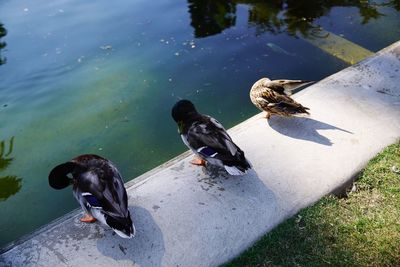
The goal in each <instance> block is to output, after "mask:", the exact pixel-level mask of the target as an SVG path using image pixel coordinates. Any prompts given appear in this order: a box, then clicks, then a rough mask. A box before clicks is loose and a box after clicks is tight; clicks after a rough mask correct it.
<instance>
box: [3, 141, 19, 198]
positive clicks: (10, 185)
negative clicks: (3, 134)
mask: <svg viewBox="0 0 400 267" xmlns="http://www.w3.org/2000/svg"><path fill="white" fill-rule="evenodd" d="M13 148H14V137H12V138H11V139H10V141H9V147H8V150H6V142H5V141H4V140H3V141H1V142H0V173H1V172H4V171H5V170H6V169H7V168H8V167H9V166H10V164H11V162H12V161H13V158H11V157H10V155H11V153H12V151H13ZM6 151H7V152H6ZM21 187H22V178H18V177H17V176H15V175H6V176H0V201H5V200H7V199H8V198H9V197H10V196H12V195H15V194H16V193H18V191H19V190H21Z"/></svg>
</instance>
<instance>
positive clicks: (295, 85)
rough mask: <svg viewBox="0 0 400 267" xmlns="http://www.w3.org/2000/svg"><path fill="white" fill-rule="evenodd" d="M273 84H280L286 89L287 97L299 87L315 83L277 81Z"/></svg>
mask: <svg viewBox="0 0 400 267" xmlns="http://www.w3.org/2000/svg"><path fill="white" fill-rule="evenodd" d="M272 82H278V83H279V84H280V85H281V86H282V87H283V88H284V91H285V94H286V95H291V94H292V91H293V90H295V89H297V88H299V87H302V86H305V85H307V84H310V83H314V81H306V80H275V81H272Z"/></svg>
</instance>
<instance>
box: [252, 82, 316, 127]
mask: <svg viewBox="0 0 400 267" xmlns="http://www.w3.org/2000/svg"><path fill="white" fill-rule="evenodd" d="M309 83H312V82H311V81H302V80H274V81H271V80H270V79H268V78H262V79H260V80H258V81H257V82H255V83H254V85H253V86H252V87H251V90H250V99H251V102H253V104H254V105H255V106H256V107H257V108H259V109H260V110H263V111H265V112H267V116H266V117H267V118H268V119H269V118H270V116H271V115H280V116H293V115H296V114H301V113H305V114H309V113H308V111H307V110H308V109H309V108H307V107H304V106H302V105H301V104H300V103H297V102H296V101H294V100H293V99H292V98H291V97H290V95H291V94H292V90H294V89H296V88H298V87H300V86H303V85H306V84H309Z"/></svg>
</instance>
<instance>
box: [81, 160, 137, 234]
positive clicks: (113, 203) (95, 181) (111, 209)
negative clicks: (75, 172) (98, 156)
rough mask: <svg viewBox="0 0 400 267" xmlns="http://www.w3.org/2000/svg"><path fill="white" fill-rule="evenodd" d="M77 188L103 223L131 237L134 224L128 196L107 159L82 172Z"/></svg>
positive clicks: (115, 170)
mask: <svg viewBox="0 0 400 267" xmlns="http://www.w3.org/2000/svg"><path fill="white" fill-rule="evenodd" d="M77 186H78V188H79V191H80V193H81V195H82V197H83V201H84V203H83V204H84V205H86V207H87V209H88V210H90V212H91V213H92V214H93V216H94V217H96V218H98V217H97V216H96V215H98V216H99V217H100V218H98V219H99V220H100V221H101V222H103V223H104V224H107V225H108V226H110V227H111V228H112V229H113V230H114V231H115V232H116V233H117V234H119V235H120V236H122V237H132V236H133V235H134V228H133V227H134V226H133V223H132V220H131V218H130V212H129V210H128V196H127V193H126V190H125V187H124V183H123V181H122V178H121V175H120V174H119V172H118V170H117V169H116V167H115V166H114V165H113V164H112V163H111V162H110V161H108V160H106V159H103V160H100V161H97V162H96V166H91V167H90V169H89V170H88V171H87V172H85V173H83V174H82V175H81V176H80V178H79V180H78V185H77Z"/></svg>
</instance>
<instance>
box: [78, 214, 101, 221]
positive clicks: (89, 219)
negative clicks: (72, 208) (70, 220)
mask: <svg viewBox="0 0 400 267" xmlns="http://www.w3.org/2000/svg"><path fill="white" fill-rule="evenodd" d="M80 221H81V222H84V223H94V222H95V221H97V219H96V218H95V217H93V216H92V215H89V214H85V216H83V217H82V218H80Z"/></svg>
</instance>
